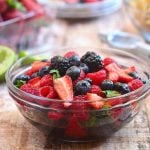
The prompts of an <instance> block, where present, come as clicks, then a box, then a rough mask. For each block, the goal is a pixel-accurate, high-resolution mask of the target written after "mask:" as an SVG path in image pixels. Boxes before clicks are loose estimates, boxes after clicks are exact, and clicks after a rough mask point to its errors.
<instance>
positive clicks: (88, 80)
mask: <svg viewBox="0 0 150 150" xmlns="http://www.w3.org/2000/svg"><path fill="white" fill-rule="evenodd" d="M84 81H87V82H89V83H90V84H91V85H92V83H93V81H92V80H91V79H90V78H85V79H84Z"/></svg>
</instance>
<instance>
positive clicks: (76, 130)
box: [65, 115, 86, 138]
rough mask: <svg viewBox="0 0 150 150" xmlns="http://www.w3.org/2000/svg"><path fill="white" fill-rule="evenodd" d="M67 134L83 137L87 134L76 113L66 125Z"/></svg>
mask: <svg viewBox="0 0 150 150" xmlns="http://www.w3.org/2000/svg"><path fill="white" fill-rule="evenodd" d="M65 133H66V135H67V136H69V137H72V138H82V137H84V136H85V135H86V132H85V130H84V128H83V127H82V126H81V125H80V123H79V122H78V119H77V117H76V115H72V116H71V117H70V118H69V119H68V125H67V127H66V132H65Z"/></svg>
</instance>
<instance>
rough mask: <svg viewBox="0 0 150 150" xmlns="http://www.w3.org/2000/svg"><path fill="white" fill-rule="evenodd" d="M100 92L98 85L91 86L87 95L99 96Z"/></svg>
mask: <svg viewBox="0 0 150 150" xmlns="http://www.w3.org/2000/svg"><path fill="white" fill-rule="evenodd" d="M100 91H101V88H100V87H99V86H98V85H92V86H91V90H90V91H89V93H94V94H97V95H99V93H100Z"/></svg>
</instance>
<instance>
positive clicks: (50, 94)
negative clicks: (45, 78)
mask: <svg viewBox="0 0 150 150" xmlns="http://www.w3.org/2000/svg"><path fill="white" fill-rule="evenodd" d="M57 97H58V95H57V93H56V91H55V89H54V88H53V87H51V89H50V91H49V93H48V95H47V98H50V99H54V98H57Z"/></svg>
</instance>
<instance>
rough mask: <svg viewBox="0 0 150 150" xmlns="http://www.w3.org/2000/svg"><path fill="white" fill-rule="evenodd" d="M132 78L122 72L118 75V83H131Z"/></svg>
mask: <svg viewBox="0 0 150 150" xmlns="http://www.w3.org/2000/svg"><path fill="white" fill-rule="evenodd" d="M133 79H134V78H133V77H131V76H129V75H128V74H126V73H124V72H120V73H119V81H120V82H125V83H128V82H130V81H132V80H133Z"/></svg>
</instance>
